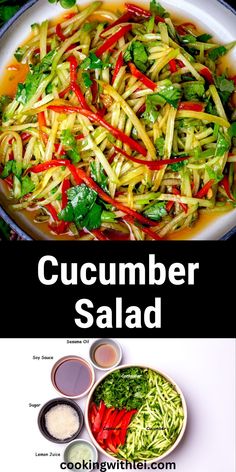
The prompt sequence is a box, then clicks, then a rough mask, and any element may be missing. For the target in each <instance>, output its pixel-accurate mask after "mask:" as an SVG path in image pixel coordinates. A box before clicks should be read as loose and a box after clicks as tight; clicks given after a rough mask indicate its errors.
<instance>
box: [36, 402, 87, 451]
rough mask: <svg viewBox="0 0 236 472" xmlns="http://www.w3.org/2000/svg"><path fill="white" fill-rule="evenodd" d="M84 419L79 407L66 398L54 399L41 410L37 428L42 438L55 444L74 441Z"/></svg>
mask: <svg viewBox="0 0 236 472" xmlns="http://www.w3.org/2000/svg"><path fill="white" fill-rule="evenodd" d="M83 423H84V417H83V413H82V410H81V408H80V407H79V405H78V404H77V403H76V402H74V401H73V400H70V399H68V398H54V399H53V400H50V401H48V402H47V403H45V405H44V406H43V407H42V408H41V410H40V412H39V415H38V426H39V430H40V431H41V433H42V434H43V436H44V437H45V438H46V439H48V440H49V441H52V442H55V443H61V444H64V443H68V442H70V441H72V440H73V439H76V438H77V437H78V436H79V434H80V431H81V429H82V427H83Z"/></svg>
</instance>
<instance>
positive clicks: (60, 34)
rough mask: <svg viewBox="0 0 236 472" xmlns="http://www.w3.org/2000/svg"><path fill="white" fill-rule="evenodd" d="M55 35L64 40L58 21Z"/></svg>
mask: <svg viewBox="0 0 236 472" xmlns="http://www.w3.org/2000/svg"><path fill="white" fill-rule="evenodd" d="M56 35H57V36H58V38H59V39H60V40H61V41H65V40H66V36H65V35H64V34H63V31H62V27H61V25H60V23H58V25H57V26H56Z"/></svg>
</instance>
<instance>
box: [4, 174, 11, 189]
mask: <svg viewBox="0 0 236 472" xmlns="http://www.w3.org/2000/svg"><path fill="white" fill-rule="evenodd" d="M3 181H4V182H6V184H7V185H9V187H10V188H12V187H13V178H12V176H9V177H7V178H6V179H3Z"/></svg>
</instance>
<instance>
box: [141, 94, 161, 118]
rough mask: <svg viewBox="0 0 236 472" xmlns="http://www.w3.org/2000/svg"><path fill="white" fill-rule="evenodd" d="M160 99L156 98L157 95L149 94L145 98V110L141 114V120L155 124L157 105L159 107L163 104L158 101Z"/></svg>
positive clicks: (157, 113)
mask: <svg viewBox="0 0 236 472" xmlns="http://www.w3.org/2000/svg"><path fill="white" fill-rule="evenodd" d="M160 100H162V99H160V97H158V96H157V94H150V95H148V96H147V98H146V109H145V112H144V113H143V114H142V118H144V120H145V121H146V122H147V123H155V122H156V120H157V117H158V115H159V112H158V110H157V105H161V104H162V103H163V100H162V102H161V101H160Z"/></svg>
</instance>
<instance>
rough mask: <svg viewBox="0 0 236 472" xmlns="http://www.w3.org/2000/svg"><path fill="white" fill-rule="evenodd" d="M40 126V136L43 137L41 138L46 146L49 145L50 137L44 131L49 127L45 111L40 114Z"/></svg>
mask: <svg viewBox="0 0 236 472" xmlns="http://www.w3.org/2000/svg"><path fill="white" fill-rule="evenodd" d="M38 124H39V132H40V136H41V138H42V140H43V142H44V144H47V142H48V136H47V133H45V131H43V128H44V127H45V126H47V123H46V118H45V113H44V111H40V112H39V113H38Z"/></svg>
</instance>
